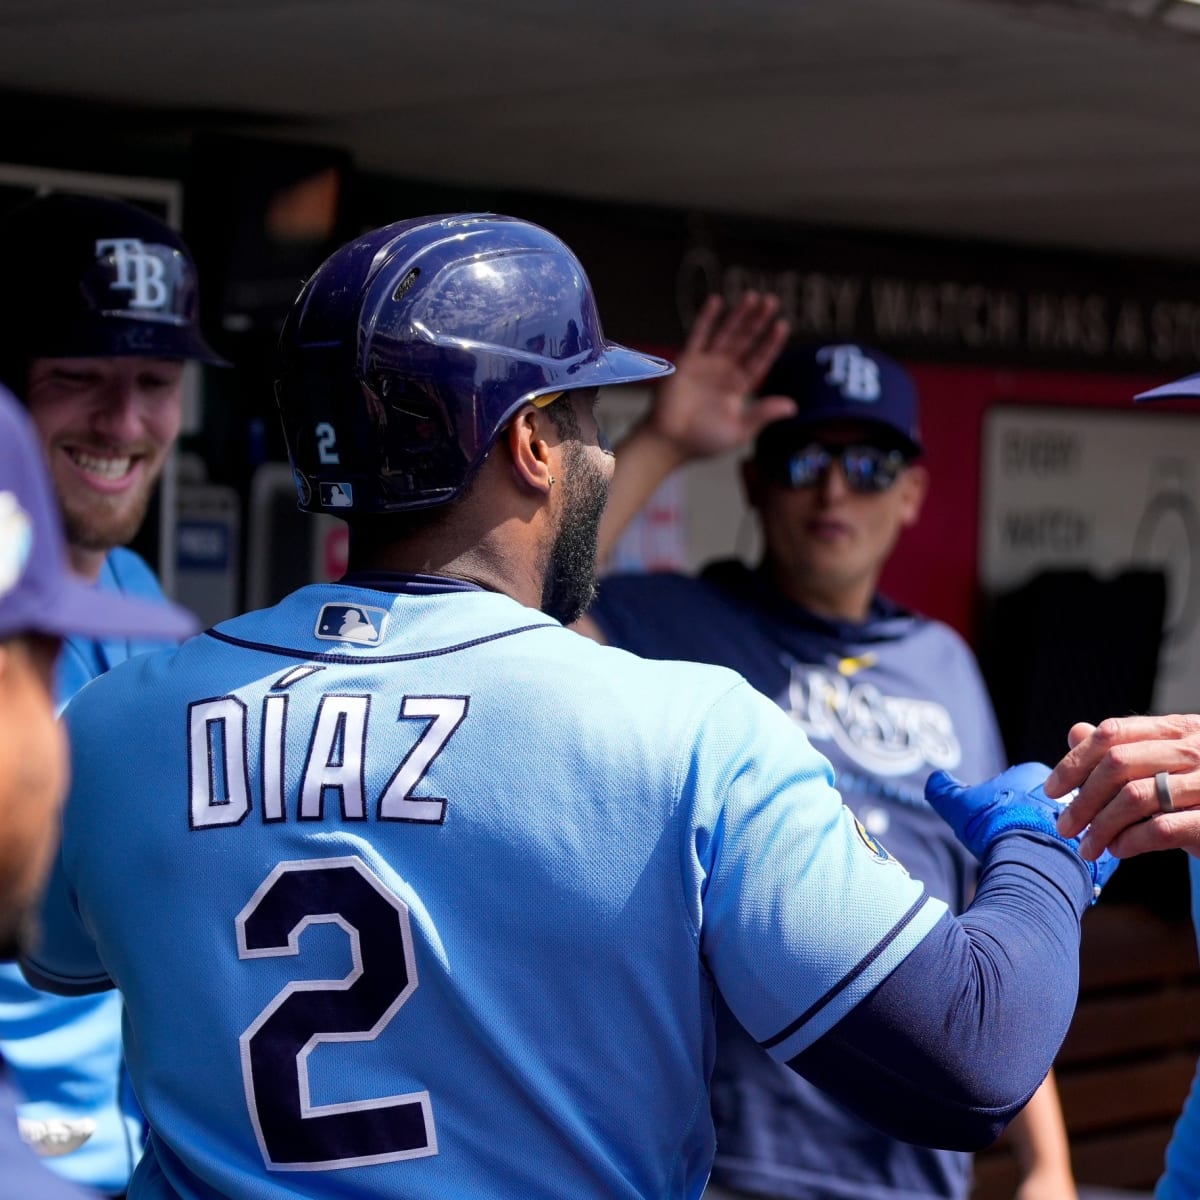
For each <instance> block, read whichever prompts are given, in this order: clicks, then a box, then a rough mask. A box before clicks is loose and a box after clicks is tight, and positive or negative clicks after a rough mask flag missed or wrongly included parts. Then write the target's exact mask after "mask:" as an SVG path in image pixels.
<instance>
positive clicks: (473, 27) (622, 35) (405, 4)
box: [0, 0, 1200, 260]
mask: <svg viewBox="0 0 1200 1200" xmlns="http://www.w3.org/2000/svg"><path fill="white" fill-rule="evenodd" d="M1193 28H1194V29H1195V31H1193ZM1198 81H1200V4H1197V3H1192V2H1190V0H1074V2H1073V0H1025V2H1022V0H688V2H686V3H685V2H684V0H608V2H607V3H603V4H601V3H596V2H594V0H592V2H588V3H584V2H577V0H439V2H438V3H436V4H435V3H430V2H428V0H423V2H417V0H339V2H338V3H328V2H322V0H106V2H105V3H103V4H97V3H95V0H0V89H3V90H4V91H6V92H7V93H8V95H9V103H8V104H6V105H5V106H4V108H5V115H4V116H3V118H2V120H3V123H4V126H5V127H6V129H7V130H8V131H9V133H10V134H12V133H13V132H14V131H15V130H17V128H18V127H27V126H28V125H29V123H30V122H32V123H34V124H36V122H37V120H38V115H39V111H40V109H39V105H44V104H50V103H62V102H67V103H70V102H76V101H84V102H87V103H89V104H91V105H95V104H104V105H115V106H120V107H119V108H118V109H116V110H115V115H113V116H112V117H111V120H112V121H113V122H115V123H117V124H127V125H128V126H129V128H130V129H133V128H141V129H142V130H143V131H144V130H145V129H151V130H153V131H155V132H156V133H157V134H159V135H162V136H164V137H165V136H168V135H169V134H170V133H171V132H172V131H177V130H180V129H185V128H186V129H195V128H197V127H203V128H207V129H217V130H222V129H223V130H226V131H236V132H238V133H241V134H248V135H252V136H269V137H274V138H287V139H292V140H296V141H300V142H304V143H313V144H325V145H330V146H335V147H338V148H341V149H344V150H347V151H349V153H350V154H351V155H352V157H353V160H354V162H355V163H356V164H357V165H358V166H359V167H361V168H364V169H365V170H367V171H371V172H378V173H381V174H387V175H391V176H396V177H399V178H407V179H417V180H426V181H430V182H435V183H441V184H447V185H453V186H463V185H466V186H480V187H483V188H492V189H498V188H507V189H515V190H519V191H522V192H552V193H561V194H566V195H569V196H575V197H587V198H591V199H595V200H620V201H623V202H628V203H634V204H643V205H666V206H670V207H672V208H677V209H688V210H698V211H708V212H724V213H728V214H734V215H739V216H743V217H760V218H761V217H769V218H775V219H781V220H785V221H799V222H803V223H805V224H809V225H813V224H816V225H832V226H839V227H843V228H852V229H853V228H872V229H877V230H884V231H896V232H916V233H922V234H928V235H936V236H942V235H949V236H951V237H961V238H970V239H986V240H989V241H994V240H999V241H1014V242H1020V243H1025V244H1032V245H1039V244H1040V245H1054V246H1061V247H1064V248H1073V249H1085V250H1091V251H1099V252H1101V253H1106V252H1120V253H1134V254H1151V255H1156V256H1163V257H1167V258H1176V259H1179V258H1183V259H1191V260H1195V259H1198V258H1200V220H1198V219H1197V217H1196V203H1195V201H1196V197H1197V196H1200V121H1198V120H1197V115H1198V112H1197V110H1198V108H1200V86H1198ZM18 98H19V99H18ZM60 125H61V121H60ZM10 140H11V138H10ZM43 149H44V150H45V149H46V148H45V147H43ZM47 152H48V151H47Z"/></svg>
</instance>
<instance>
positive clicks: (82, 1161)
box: [0, 547, 164, 1195]
mask: <svg viewBox="0 0 1200 1200" xmlns="http://www.w3.org/2000/svg"><path fill="white" fill-rule="evenodd" d="M96 586H97V588H99V589H101V590H103V591H109V592H119V593H121V594H123V595H126V596H137V597H141V598H143V599H147V600H159V601H163V600H164V597H163V593H162V588H161V587H160V586H159V583H158V580H157V579H156V578H155V576H154V572H153V571H151V569H150V568H149V566H147V564H146V562H145V561H144V560H143V559H142V558H141V557H139V556H138V555H137V554H135V553H134V552H133V551H132V550H127V549H124V548H122V547H118V548H117V549H115V550H112V551H110V552H109V554H108V555H107V557H106V558H105V560H104V563H103V565H102V566H101V569H100V575H99V578H98V579H97V581H96ZM162 646H163V643H162V642H144V641H131V640H128V639H125V638H114V639H109V640H104V641H100V640H96V639H93V638H83V637H71V638H67V639H66V640H65V641H64V643H63V648H62V653H61V654H60V655H59V660H58V678H57V693H58V700H59V704H60V705H62V704H66V702H67V701H68V700H70V699H71V697H72V696H74V695H75V693H76V692H78V691H79V689H80V688H82V687H83V686H84V685H85V684H87V683H89V682H90V681H91V680H92V679H95V678H96V677H97V676H98V675H102V674H103V673H104V672H105V671H107V670H108V669H109V668H110V667H114V666H116V664H117V663H120V662H124V661H125V660H126V659H128V658H131V657H132V656H133V655H135V654H142V653H146V652H147V651H150V650H157V649H161V648H162ZM0 1053H3V1055H4V1057H5V1059H6V1060H7V1062H8V1065H9V1070H10V1072H11V1075H12V1080H13V1083H14V1085H15V1087H16V1090H17V1091H18V1092H19V1094H20V1095H21V1096H22V1097H23V1100H24V1103H22V1104H21V1106H20V1109H19V1112H20V1116H21V1119H22V1121H23V1122H24V1123H25V1130H26V1133H27V1135H28V1136H30V1137H31V1139H32V1140H33V1142H34V1144H35V1145H37V1146H38V1147H39V1148H40V1150H41V1152H42V1153H43V1154H45V1155H48V1156H47V1157H46V1164H47V1166H49V1167H51V1168H53V1169H54V1170H55V1171H57V1172H59V1174H61V1175H64V1176H66V1177H67V1178H68V1179H73V1180H75V1181H77V1182H79V1183H86V1184H88V1185H89V1186H91V1187H94V1188H97V1189H99V1190H100V1191H102V1192H104V1193H106V1194H109V1195H116V1194H117V1193H119V1192H123V1191H124V1190H125V1188H126V1187H127V1186H128V1184H129V1177H130V1175H131V1174H132V1172H133V1168H134V1164H135V1163H136V1162H137V1159H138V1156H139V1155H140V1154H141V1150H142V1142H143V1140H144V1136H145V1133H144V1124H143V1119H142V1114H141V1111H140V1109H139V1108H138V1104H137V1100H136V1099H135V1098H134V1095H133V1092H132V1090H131V1089H130V1087H129V1082H128V1080H127V1078H126V1077H125V1072H124V1065H123V1062H122V1057H121V997H120V996H119V995H117V993H116V992H105V993H100V994H97V995H93V996H52V995H49V994H47V993H46V992H42V991H39V990H38V989H37V988H33V987H30V985H29V984H28V983H27V982H26V981H25V979H24V977H23V976H22V974H21V971H20V968H19V967H18V966H17V965H16V964H15V963H0Z"/></svg>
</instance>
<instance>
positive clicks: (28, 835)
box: [0, 388, 192, 1200]
mask: <svg viewBox="0 0 1200 1200" xmlns="http://www.w3.org/2000/svg"><path fill="white" fill-rule="evenodd" d="M65 560H66V556H65V553H64V548H63V545H62V533H61V530H60V527H59V515H58V511H57V506H56V504H55V501H54V497H53V494H52V492H51V490H50V485H49V481H48V480H47V478H46V475H45V469H44V467H43V465H42V462H41V455H40V454H39V451H38V448H37V442H36V441H35V437H34V432H33V429H32V427H31V426H30V424H29V418H28V417H27V416H26V415H25V414H24V413H23V412H22V411H21V410H20V408H19V407H18V405H17V403H16V401H15V400H14V399H13V398H12V396H10V395H9V394H8V392H7V391H5V390H4V389H3V388H0V958H4V959H11V958H13V957H14V955H16V953H17V952H18V950H19V949H20V948H21V946H22V944H23V942H24V941H25V939H26V938H27V937H28V936H29V932H30V928H31V923H32V920H33V914H34V911H35V909H36V897H37V893H38V891H39V890H40V888H41V886H42V884H43V883H44V879H45V874H46V871H47V870H48V868H49V866H50V862H51V859H52V856H53V853H54V844H55V840H56V831H57V828H58V822H57V816H58V810H59V805H60V804H61V802H62V796H63V792H64V791H65V789H66V784H67V777H66V746H65V744H64V741H63V730H62V726H61V725H60V723H59V722H58V721H57V720H56V719H55V705H54V673H55V666H56V660H57V658H58V654H59V650H60V647H61V644H62V640H63V639H64V638H68V637H92V638H114V637H115V638H128V637H136V638H141V637H147V636H157V637H162V638H169V637H173V636H178V635H180V634H183V633H186V632H188V631H189V630H190V629H191V628H192V625H191V622H190V621H189V620H188V619H187V618H186V616H185V615H184V614H182V613H180V612H178V611H176V610H175V609H173V608H170V607H168V606H165V605H162V604H155V605H148V604H144V603H141V602H135V601H128V600H126V599H124V598H123V597H118V596H111V595H107V594H101V595H97V594H96V593H95V592H94V591H93V590H92V589H91V588H89V587H86V586H85V585H83V584H82V583H80V582H79V581H78V580H76V579H75V578H74V577H72V575H71V574H70V572H69V571H68V569H67V565H66V561H65ZM16 1100H17V1096H16V1091H15V1088H14V1086H13V1082H12V1079H11V1076H10V1073H9V1072H8V1070H7V1068H6V1066H5V1062H4V1058H3V1055H0V1192H2V1193H3V1195H4V1196H6V1197H8V1196H11V1197H14V1198H15V1197H21V1198H28V1200H84V1192H83V1190H82V1189H79V1188H77V1187H76V1186H75V1185H74V1184H71V1183H69V1182H67V1181H66V1180H64V1179H62V1178H60V1177H59V1176H57V1175H53V1174H51V1173H50V1172H49V1171H48V1170H46V1168H45V1166H44V1165H43V1164H42V1163H40V1162H39V1161H38V1160H37V1158H36V1157H35V1156H34V1155H33V1154H32V1152H31V1151H30V1149H29V1147H28V1146H27V1145H25V1144H24V1143H23V1142H22V1141H21V1140H20V1139H19V1138H18V1135H17V1115H16ZM88 1195H91V1193H88Z"/></svg>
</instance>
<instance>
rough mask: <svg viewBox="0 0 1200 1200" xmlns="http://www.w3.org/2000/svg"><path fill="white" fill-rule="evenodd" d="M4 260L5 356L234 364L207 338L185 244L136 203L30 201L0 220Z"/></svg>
mask: <svg viewBox="0 0 1200 1200" xmlns="http://www.w3.org/2000/svg"><path fill="white" fill-rule="evenodd" d="M0 259H2V260H3V262H4V268H5V273H4V278H5V283H4V286H3V287H2V288H0V323H2V326H3V328H4V331H5V345H6V347H7V348H8V349H6V352H5V353H6V357H12V356H13V355H15V354H17V353H19V354H20V355H21V357H22V359H23V360H24V361H27V360H28V359H31V358H107V357H122V356H140V357H145V358H169V359H192V360H195V361H197V362H204V363H212V364H213V365H217V366H221V365H225V366H227V365H228V364H227V363H225V361H224V359H222V358H221V357H220V356H219V355H218V354H217V353H216V352H215V351H214V350H213V349H212V348H211V347H210V346H209V345H208V343H207V342H206V341H205V340H204V335H203V334H202V333H201V330H200V292H199V282H198V280H197V276H196V264H195V263H194V262H193V260H192V256H191V254H190V253H189V251H188V248H187V246H186V245H185V244H184V242H183V239H182V238H181V237H180V236H179V234H178V233H176V232H175V230H174V229H172V228H171V227H170V226H169V225H167V224H166V223H165V222H164V221H160V220H159V219H158V218H157V217H155V216H154V215H153V214H151V213H149V212H147V211H145V210H144V209H142V208H139V207H137V206H136V205H133V204H126V203H125V202H124V201H122V200H116V199H112V198H110V197H107V196H82V195H73V194H71V193H68V192H52V193H50V194H49V195H46V196H39V197H37V198H36V199H33V200H28V201H25V202H24V203H22V204H20V205H18V206H17V207H16V208H14V209H11V210H10V211H8V212H7V213H5V214H4V215H3V217H2V218H0ZM4 382H5V383H6V384H7V385H8V386H10V387H12V386H16V387H17V388H18V390H20V387H21V386H22V384H21V381H20V380H18V379H14V378H12V377H5V378H4Z"/></svg>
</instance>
